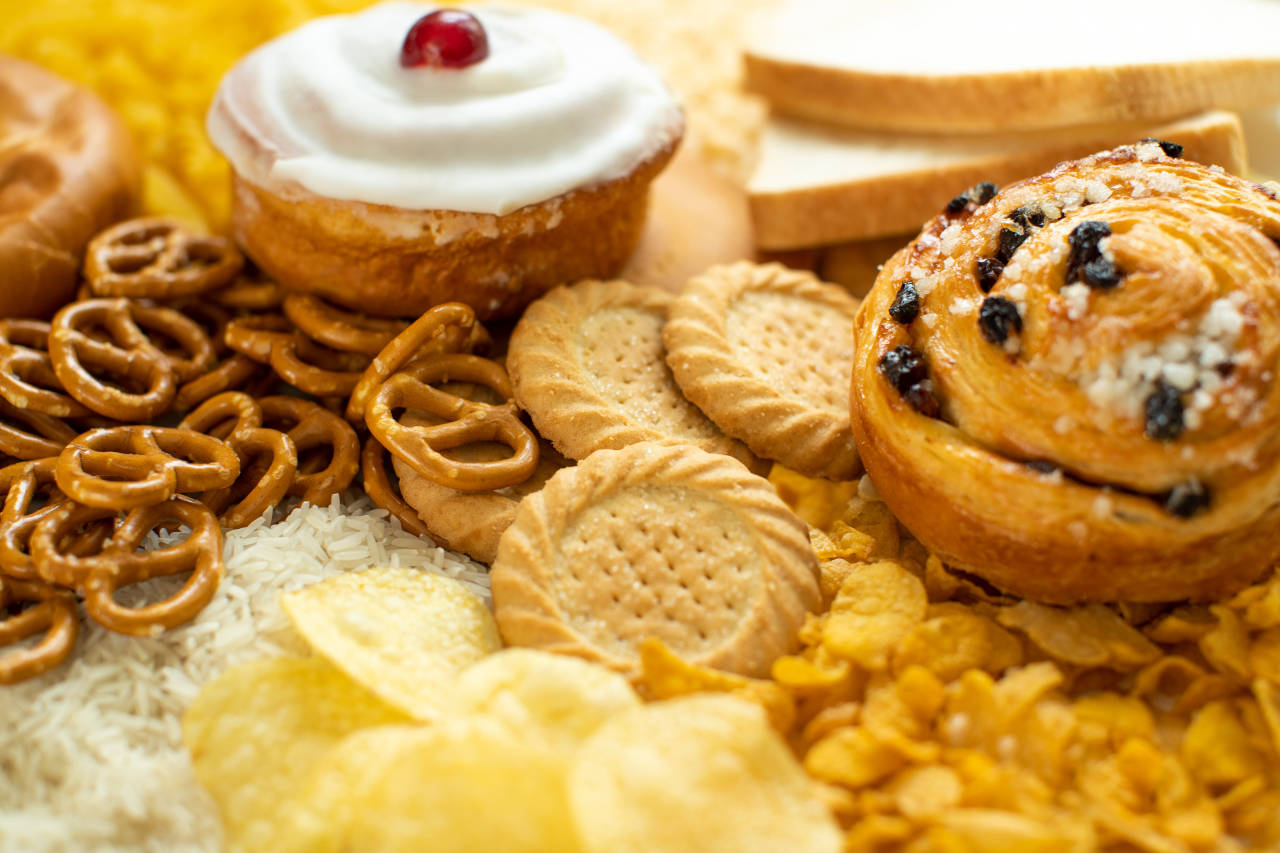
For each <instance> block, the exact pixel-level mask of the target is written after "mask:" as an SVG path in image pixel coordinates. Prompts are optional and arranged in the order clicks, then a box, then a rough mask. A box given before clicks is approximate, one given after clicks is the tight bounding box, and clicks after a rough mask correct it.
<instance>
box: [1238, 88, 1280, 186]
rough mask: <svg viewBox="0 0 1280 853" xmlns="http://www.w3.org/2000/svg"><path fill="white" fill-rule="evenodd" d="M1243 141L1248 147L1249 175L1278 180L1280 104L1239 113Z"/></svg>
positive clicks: (1279, 166)
mask: <svg viewBox="0 0 1280 853" xmlns="http://www.w3.org/2000/svg"><path fill="white" fill-rule="evenodd" d="M1240 122H1241V123H1242V124H1243V125H1244V141H1245V145H1246V146H1248V149H1249V169H1250V170H1251V172H1252V175H1251V177H1253V178H1254V179H1256V180H1260V181H1275V180H1280V106H1273V107H1267V108H1266V109H1262V110H1251V111H1250V112H1246V113H1241V114H1240Z"/></svg>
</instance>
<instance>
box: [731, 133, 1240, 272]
mask: <svg viewBox="0 0 1280 853" xmlns="http://www.w3.org/2000/svg"><path fill="white" fill-rule="evenodd" d="M1147 136H1154V137H1156V138H1158V139H1168V140H1172V141H1175V142H1178V143H1179V144H1181V145H1182V146H1183V147H1184V148H1185V149H1186V152H1185V155H1184V156H1186V157H1187V158H1188V159H1190V160H1195V161H1197V162H1200V163H1206V164H1210V165H1219V166H1222V167H1223V168H1224V169H1226V170H1227V171H1228V172H1231V173H1233V174H1243V172H1244V169H1245V146H1244V133H1243V131H1242V129H1241V127H1240V120H1239V118H1237V117H1236V116H1235V115H1234V114H1233V113H1228V112H1221V111H1216V112H1212V113H1206V114H1203V115H1198V116H1194V117H1192V118H1188V119H1184V120H1179V121H1175V122H1170V123H1168V124H1163V125H1152V124H1147V125H1132V124H1126V125H1115V126H1112V127H1100V128H1096V129H1090V130H1080V129H1073V130H1072V131H1070V132H1063V133H1046V134H1040V135H1038V138H1039V141H1037V142H1035V143H1034V144H1029V145H1027V146H1025V147H1022V148H1020V149H1017V150H1002V149H1001V148H1000V147H999V146H997V147H995V148H994V149H993V150H992V152H991V153H990V154H987V155H980V154H973V153H968V154H964V155H960V156H956V155H952V154H949V153H947V152H948V151H950V148H949V147H948V143H947V141H946V139H947V138H949V137H947V138H944V139H943V140H942V141H941V143H940V147H939V155H938V158H937V160H936V161H935V162H930V163H927V164H922V165H921V166H920V167H919V168H915V169H908V170H899V171H887V172H885V173H884V174H874V175H870V176H867V177H863V178H859V179H856V180H847V181H846V180H840V179H838V178H836V179H833V180H831V181H830V182H827V183H821V184H814V185H811V186H800V187H795V188H788V189H781V190H772V189H764V190H750V196H749V199H750V203H751V218H752V221H753V222H754V224H755V229H756V239H757V242H758V243H759V244H760V246H761V247H762V248H764V249H770V250H786V249H798V248H803V247H809V246H820V245H829V244H832V243H843V242H848V241H851V240H865V239H870V238H879V237H887V236H890V235H893V234H899V233H903V232H906V231H911V232H913V233H914V231H915V229H917V228H918V227H919V226H920V223H921V222H924V221H925V220H927V219H929V218H930V217H932V216H934V215H936V214H937V213H938V212H939V211H940V210H942V207H943V205H945V204H946V203H947V202H948V201H950V200H951V199H952V198H953V197H955V195H956V194H957V193H960V192H962V191H963V190H964V189H965V188H966V187H971V186H973V185H974V184H976V183H978V182H979V181H991V182H993V183H995V184H997V185H1004V184H1006V183H1010V182H1012V181H1016V180H1021V179H1022V178H1025V177H1026V176H1027V175H1035V174H1039V173H1040V172H1043V171H1045V170H1047V169H1049V168H1052V167H1053V166H1054V165H1055V164H1057V163H1059V162H1061V161H1063V160H1068V159H1073V158H1077V157H1084V156H1086V155H1088V154H1092V153H1093V152H1095V151H1100V150H1102V149H1104V148H1110V147H1113V146H1116V145H1123V144H1125V143H1128V142H1132V141H1134V140H1136V139H1142V138H1144V137H1147ZM1040 137H1042V138H1040ZM887 139H892V137H887ZM749 189H750V188H749Z"/></svg>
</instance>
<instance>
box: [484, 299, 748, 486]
mask: <svg viewBox="0 0 1280 853" xmlns="http://www.w3.org/2000/svg"><path fill="white" fill-rule="evenodd" d="M673 301H674V297H673V296H672V295H671V294H669V293H666V292H665V291H662V290H658V289H656V288H652V287H637V286H635V285H632V284H629V283H627V282H625V281H583V282H579V283H578V284H575V285H572V286H569V287H558V288H556V289H555V290H553V291H551V292H550V293H548V294H546V295H545V296H543V297H542V298H541V299H539V300H537V301H536V302H534V303H533V304H532V305H530V306H529V308H528V310H526V311H525V314H524V316H523V317H522V318H521V320H520V322H519V324H518V325H517V326H516V328H515V331H513V332H512V334H511V343H510V348H509V349H508V352H507V369H508V371H509V372H510V374H511V385H512V388H513V390H514V391H515V397H516V402H517V403H519V405H520V408H522V409H524V410H525V411H526V412H528V413H529V416H530V417H531V418H532V419H533V423H534V426H536V427H537V428H538V433H539V434H540V435H542V436H543V437H545V438H546V439H548V440H549V441H550V442H551V443H552V444H553V445H555V448H556V449H557V450H559V451H560V452H561V453H563V454H564V455H565V456H567V457H569V458H570V459H583V458H585V457H587V456H588V455H590V454H591V453H592V452H594V451H596V450H604V449H610V450H616V449H618V448H620V447H626V446H627V445H628V444H634V443H636V442H638V441H664V440H672V441H682V442H686V443H688V444H693V445H696V446H698V447H701V448H702V449H703V450H706V451H709V452H711V453H724V454H727V455H729V456H732V457H734V458H736V459H738V460H740V461H742V462H743V463H744V464H746V465H748V466H750V467H756V466H758V465H759V460H757V459H755V457H754V456H753V455H752V453H751V451H749V450H747V448H746V446H745V445H743V444H742V443H741V442H739V441H735V440H733V439H732V438H729V437H727V436H725V434H724V433H723V432H721V430H720V428H719V427H717V426H716V425H715V424H714V423H712V422H711V421H710V420H709V419H708V418H707V416H706V415H704V414H703V413H702V412H701V411H699V410H698V407H697V406H695V405H693V404H692V403H690V402H689V401H688V400H687V399H685V397H684V395H683V394H681V393H680V386H678V385H677V384H676V381H675V379H674V378H672V376H671V369H670V368H669V367H667V363H666V361H665V360H664V356H665V355H666V350H665V349H664V348H663V345H662V327H663V324H664V323H666V321H667V310H668V308H669V307H670V306H671V303H672V302H673Z"/></svg>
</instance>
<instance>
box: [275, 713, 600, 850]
mask: <svg viewBox="0 0 1280 853" xmlns="http://www.w3.org/2000/svg"><path fill="white" fill-rule="evenodd" d="M567 768H568V762H567V761H566V759H565V757H564V756H563V755H560V754H558V753H557V752H555V751H553V750H551V749H549V748H548V747H547V746H545V745H544V744H542V743H540V742H538V741H537V739H531V738H526V737H522V736H521V735H520V734H519V733H517V732H513V731H511V730H510V729H509V728H507V727H506V726H505V725H503V724H501V723H499V722H497V721H495V720H491V719H488V718H485V717H482V716H476V717H472V718H454V717H448V718H444V719H442V720H440V721H439V722H437V723H434V724H432V725H430V726H423V727H417V728H410V727H397V728H393V729H383V730H370V731H368V732H361V733H359V734H358V735H354V736H353V737H351V738H349V739H348V740H347V741H345V742H344V743H343V744H342V745H340V746H339V747H337V748H335V749H334V750H332V751H331V752H329V753H328V754H327V755H326V756H325V757H324V759H323V760H322V761H321V762H319V763H318V765H317V767H316V769H315V771H314V772H313V773H312V774H311V778H310V779H309V780H308V783H307V785H306V788H305V789H304V793H303V794H302V796H301V797H300V799H301V800H302V801H303V802H304V804H305V805H304V807H303V808H300V809H299V813H300V814H301V815H303V816H305V819H304V820H303V821H302V822H301V825H302V827H303V828H304V829H305V830H306V831H307V835H308V836H310V837H311V838H315V837H317V836H320V835H321V834H322V837H321V838H319V840H318V841H317V843H316V846H315V847H313V848H311V849H313V850H316V851H342V853H358V851H369V853H410V851H420V850H430V851H431V853H498V851H501V853H549V851H556V853H577V851H578V850H579V849H580V848H579V846H578V840H577V833H576V831H575V829H574V825H573V820H572V817H571V814H570V811H569V802H568V796H567V792H566V787H565V774H566V772H567Z"/></svg>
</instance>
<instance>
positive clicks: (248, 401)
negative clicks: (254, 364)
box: [178, 391, 262, 439]
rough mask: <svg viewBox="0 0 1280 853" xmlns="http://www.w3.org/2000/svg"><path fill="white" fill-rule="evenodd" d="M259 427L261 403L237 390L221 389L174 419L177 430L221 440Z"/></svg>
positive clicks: (260, 424) (260, 423)
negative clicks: (188, 412) (185, 413)
mask: <svg viewBox="0 0 1280 853" xmlns="http://www.w3.org/2000/svg"><path fill="white" fill-rule="evenodd" d="M260 426H262V406H260V405H259V404H258V401H257V400H255V399H253V398H252V397H250V396H249V395H248V394H245V393H243V392H240V391H225V392H223V393H221V394H218V395H217V396H214V397H210V398H209V399H208V400H205V401H204V402H203V403H201V404H200V407H199V408H198V409H196V410H195V411H194V412H191V413H190V414H189V415H187V416H186V417H185V418H183V419H182V420H181V421H179V422H178V429H189V430H193V431H195V432H199V433H204V434H205V435H211V436H213V437H214V438H221V439H225V438H226V437H227V436H229V435H233V434H235V433H239V432H243V431H245V430H251V429H257V428H258V427H260Z"/></svg>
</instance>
